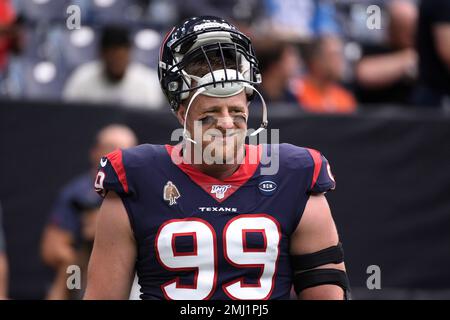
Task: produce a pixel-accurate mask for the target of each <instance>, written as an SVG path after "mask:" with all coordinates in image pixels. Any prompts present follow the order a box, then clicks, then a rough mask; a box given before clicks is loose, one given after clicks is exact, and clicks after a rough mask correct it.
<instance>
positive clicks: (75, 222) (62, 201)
mask: <svg viewBox="0 0 450 320" xmlns="http://www.w3.org/2000/svg"><path fill="white" fill-rule="evenodd" d="M92 180H93V173H92V172H91V171H89V172H86V173H83V174H81V175H79V176H78V177H76V178H74V179H73V180H72V181H70V182H69V183H68V184H67V185H65V186H64V188H63V189H62V190H61V191H60V193H59V194H58V197H57V199H56V201H55V203H54V204H53V208H52V210H51V213H50V221H49V222H50V223H51V224H54V225H56V226H58V227H59V228H61V229H64V230H66V231H68V232H70V233H71V234H72V235H73V236H74V238H75V239H76V240H77V242H79V241H81V218H82V217H81V216H82V214H83V212H84V211H87V210H92V209H96V208H99V207H100V205H101V199H99V197H98V195H97V194H96V193H95V191H94V190H93V189H92Z"/></svg>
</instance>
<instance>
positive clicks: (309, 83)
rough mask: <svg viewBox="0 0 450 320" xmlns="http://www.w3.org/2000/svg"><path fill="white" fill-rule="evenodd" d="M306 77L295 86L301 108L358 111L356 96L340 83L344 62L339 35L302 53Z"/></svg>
mask: <svg viewBox="0 0 450 320" xmlns="http://www.w3.org/2000/svg"><path fill="white" fill-rule="evenodd" d="M303 56H304V63H305V66H306V69H307V70H306V74H305V76H304V77H303V78H302V79H301V80H300V81H299V83H298V85H297V87H296V94H297V99H298V102H299V104H300V106H301V107H302V108H303V109H304V110H305V111H309V112H322V113H334V112H336V113H349V112H353V111H355V110H356V101H355V99H354V97H353V95H352V94H351V93H350V92H349V91H348V90H346V89H345V88H344V87H343V86H342V85H340V81H342V78H343V74H344V66H345V61H344V57H343V53H342V42H341V40H340V38H339V37H336V36H331V35H328V36H322V37H319V38H317V39H314V40H313V41H311V43H309V44H307V45H306V46H305V48H304V51H303Z"/></svg>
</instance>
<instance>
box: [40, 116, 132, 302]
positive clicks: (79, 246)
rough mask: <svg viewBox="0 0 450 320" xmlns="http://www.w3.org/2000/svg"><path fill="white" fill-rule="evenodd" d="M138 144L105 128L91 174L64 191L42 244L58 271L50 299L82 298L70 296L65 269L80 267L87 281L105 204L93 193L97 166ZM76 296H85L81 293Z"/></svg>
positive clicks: (122, 131)
mask: <svg viewBox="0 0 450 320" xmlns="http://www.w3.org/2000/svg"><path fill="white" fill-rule="evenodd" d="M136 143H137V139H136V136H135V135H134V133H133V132H132V131H131V130H130V129H129V128H128V127H125V126H122V125H110V126H107V127H105V128H103V129H102V130H101V131H100V132H99V133H98V134H97V136H96V138H95V143H94V145H93V147H92V149H91V152H90V160H91V165H92V168H91V170H90V171H89V172H86V173H84V174H82V175H80V176H78V177H77V178H75V179H74V180H72V181H70V182H69V183H68V184H67V185H66V186H65V187H64V188H63V189H62V190H61V193H60V194H59V196H58V198H57V199H56V202H55V205H54V207H53V210H52V212H51V216H50V221H49V222H48V224H47V226H46V228H45V230H44V234H43V238H42V243H41V250H42V258H43V260H44V262H45V263H46V264H48V265H49V266H51V267H52V268H54V269H55V271H56V277H55V280H54V283H53V285H52V287H51V289H50V290H49V292H48V296H47V298H48V299H67V298H80V297H81V296H75V297H74V296H73V295H70V293H69V292H68V290H67V286H66V280H67V273H66V269H67V266H69V265H78V266H80V268H81V270H82V273H83V276H82V280H83V279H84V280H85V278H86V277H85V272H86V269H87V264H88V261H89V256H90V253H91V250H92V244H93V241H94V235H95V223H96V213H97V210H98V208H99V207H100V204H101V202H102V199H101V198H100V197H99V196H98V195H97V194H96V193H95V191H94V177H95V174H96V171H97V166H98V163H99V161H100V158H101V157H102V156H103V155H105V154H107V153H109V152H111V151H113V150H115V149H117V148H129V147H132V146H134V145H136ZM83 288H84V286H83ZM82 291H83V290H82ZM76 293H77V294H82V292H79V291H78V292H76Z"/></svg>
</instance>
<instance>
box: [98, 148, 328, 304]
mask: <svg viewBox="0 0 450 320" xmlns="http://www.w3.org/2000/svg"><path fill="white" fill-rule="evenodd" d="M273 147H274V146H273V145H258V146H252V145H246V158H245V161H244V163H243V164H241V165H240V167H239V169H238V170H237V171H236V172H235V173H234V174H233V175H231V176H230V177H228V178H226V179H225V180H218V179H215V178H213V177H211V176H208V175H206V174H204V173H202V172H201V171H199V170H198V169H196V168H195V167H194V166H192V165H189V164H186V163H184V162H182V161H181V158H182V157H181V156H180V150H181V146H180V145H177V146H169V145H166V146H163V145H150V144H146V145H140V146H137V147H134V148H130V149H126V150H116V151H114V152H112V153H110V154H108V155H107V156H106V157H104V158H102V160H101V162H100V169H99V173H98V175H97V178H96V181H95V186H96V190H97V191H98V192H99V193H100V194H102V195H105V193H106V192H107V191H108V190H113V191H114V192H116V193H117V194H118V195H119V196H120V197H121V199H122V201H123V204H124V206H125V208H126V211H127V213H128V217H129V220H130V223H131V226H132V229H133V232H134V236H135V239H136V242H137V250H138V257H137V262H136V270H137V274H138V277H139V282H140V285H141V291H142V295H141V298H143V299H246V300H247V299H288V298H289V296H290V291H291V287H292V279H293V271H292V269H291V265H290V256H289V239H290V236H291V234H292V233H293V232H294V231H295V229H296V228H297V226H298V223H299V221H300V218H301V215H302V213H303V210H304V208H305V205H306V202H307V200H308V197H309V195H310V194H311V193H320V192H326V191H328V190H331V189H334V187H335V183H334V179H333V177H332V175H331V172H330V169H329V165H328V162H327V160H326V159H325V158H324V157H323V156H322V155H321V154H320V153H319V152H318V151H315V150H312V149H305V148H299V147H296V146H293V145H289V144H281V145H276V147H277V148H273ZM252 155H256V158H254V159H253V160H254V161H250V160H251V159H250V158H251V157H252ZM267 155H269V156H270V157H271V158H272V159H275V157H278V159H279V160H278V161H279V169H278V171H277V173H276V174H273V175H266V174H264V171H263V169H264V168H267V167H268V166H269V165H270V164H269V163H268V161H267V159H269V158H270V157H268V156H267Z"/></svg>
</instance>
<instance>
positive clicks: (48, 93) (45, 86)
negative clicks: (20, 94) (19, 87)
mask: <svg viewBox="0 0 450 320" xmlns="http://www.w3.org/2000/svg"><path fill="white" fill-rule="evenodd" d="M25 70H26V71H25V72H26V74H28V75H30V76H28V77H26V78H25V86H24V97H25V98H27V99H39V100H48V99H59V98H60V97H61V91H62V88H63V85H64V80H65V78H66V76H67V72H66V71H65V70H64V69H62V68H58V66H57V65H56V64H54V63H53V62H51V61H47V60H28V61H27V62H26V64H25Z"/></svg>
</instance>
